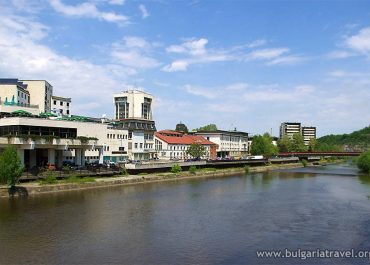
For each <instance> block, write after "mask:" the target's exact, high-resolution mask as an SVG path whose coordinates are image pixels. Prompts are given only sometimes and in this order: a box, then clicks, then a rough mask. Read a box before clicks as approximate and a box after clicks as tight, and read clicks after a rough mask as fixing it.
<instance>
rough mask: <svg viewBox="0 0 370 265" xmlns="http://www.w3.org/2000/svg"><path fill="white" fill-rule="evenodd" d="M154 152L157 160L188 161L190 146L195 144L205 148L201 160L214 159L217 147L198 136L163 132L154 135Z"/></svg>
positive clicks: (169, 131) (168, 131)
mask: <svg viewBox="0 0 370 265" xmlns="http://www.w3.org/2000/svg"><path fill="white" fill-rule="evenodd" d="M154 141H155V151H156V153H157V155H158V158H159V159H167V160H168V159H170V160H171V159H188V158H192V157H191V156H189V155H188V154H187V152H186V151H187V150H188V149H189V147H190V145H191V144H194V143H197V144H201V145H203V146H204V147H205V151H206V154H205V155H204V156H203V157H202V158H203V159H216V157H217V155H216V149H217V145H216V144H215V143H213V142H211V141H208V140H207V139H205V138H204V137H202V136H199V135H188V134H184V133H181V132H176V131H171V130H163V131H158V132H156V133H155V136H154Z"/></svg>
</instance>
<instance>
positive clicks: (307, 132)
mask: <svg viewBox="0 0 370 265" xmlns="http://www.w3.org/2000/svg"><path fill="white" fill-rule="evenodd" d="M302 136H303V140H304V144H305V145H307V146H308V145H310V141H311V139H316V127H312V126H310V127H302Z"/></svg>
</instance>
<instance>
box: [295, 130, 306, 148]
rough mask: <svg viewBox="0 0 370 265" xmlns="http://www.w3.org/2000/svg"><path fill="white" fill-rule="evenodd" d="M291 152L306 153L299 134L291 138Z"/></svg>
mask: <svg viewBox="0 0 370 265" xmlns="http://www.w3.org/2000/svg"><path fill="white" fill-rule="evenodd" d="M292 151H293V152H304V151H307V147H306V146H305V145H304V139H303V136H302V135H301V134H300V133H295V134H293V138H292Z"/></svg>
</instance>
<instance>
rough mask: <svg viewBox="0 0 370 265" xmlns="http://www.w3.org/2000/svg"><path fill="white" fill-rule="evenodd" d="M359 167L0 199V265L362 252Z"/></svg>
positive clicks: (365, 224) (368, 209) (364, 232)
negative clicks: (293, 251)
mask: <svg viewBox="0 0 370 265" xmlns="http://www.w3.org/2000/svg"><path fill="white" fill-rule="evenodd" d="M356 172H357V171H356V169H354V168H350V167H346V166H330V167H327V168H326V169H325V170H324V169H323V168H318V167H317V168H316V167H315V168H303V169H291V170H282V171H271V172H266V173H255V174H248V175H246V176H245V175H238V176H233V177H228V178H214V179H192V180H179V181H171V182H163V183H150V184H145V185H132V186H121V187H109V188H103V189H91V190H85V191H71V192H66V193H57V194H48V195H42V196H31V197H28V198H27V199H21V198H14V199H11V200H0V238H1V240H0V264H48V263H53V264H71V263H73V264H109V263H115V264H178V263H184V264H257V263H258V264H260V263H273V264H279V263H283V262H284V260H264V261H263V262H261V260H258V259H257V258H256V255H255V251H256V250H259V249H283V248H294V249H297V248H305V249H316V248H330V249H333V248H342V249H350V248H355V249H359V248H362V249H368V248H369V247H370V222H369V220H370V203H369V200H368V198H367V196H368V195H370V185H369V184H370V180H369V179H367V178H364V177H363V176H359V177H358V178H357V177H353V176H356V174H357V173H356ZM366 261H367V260H366ZM301 262H302V261H300V260H294V261H293V262H292V263H294V264H298V263H301ZM341 262H342V260H334V261H331V260H324V261H323V260H310V261H306V264H322V263H326V264H338V263H341ZM356 262H357V263H358V264H362V263H361V262H362V261H361V260H357V261H356ZM348 263H354V262H352V261H350V262H348Z"/></svg>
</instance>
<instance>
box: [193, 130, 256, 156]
mask: <svg viewBox="0 0 370 265" xmlns="http://www.w3.org/2000/svg"><path fill="white" fill-rule="evenodd" d="M194 134H195V135H200V136H203V137H204V138H206V139H207V140H208V141H211V142H213V143H215V144H216V145H217V157H238V156H239V157H241V156H246V155H248V151H249V144H248V133H247V132H239V131H222V130H217V131H198V132H195V133H194Z"/></svg>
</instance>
